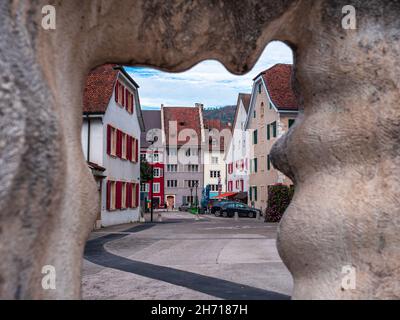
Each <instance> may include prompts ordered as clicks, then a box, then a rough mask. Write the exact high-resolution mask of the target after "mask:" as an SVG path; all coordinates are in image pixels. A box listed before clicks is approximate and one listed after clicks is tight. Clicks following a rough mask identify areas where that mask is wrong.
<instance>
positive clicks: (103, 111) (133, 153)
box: [82, 65, 144, 227]
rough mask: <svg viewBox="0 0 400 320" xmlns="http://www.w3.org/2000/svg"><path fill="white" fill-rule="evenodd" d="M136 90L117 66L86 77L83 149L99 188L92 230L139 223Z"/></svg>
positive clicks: (140, 126) (139, 119)
mask: <svg viewBox="0 0 400 320" xmlns="http://www.w3.org/2000/svg"><path fill="white" fill-rule="evenodd" d="M138 88H139V86H138V85H137V84H136V83H135V81H134V80H133V79H132V78H131V77H130V76H129V75H128V73H126V71H125V70H124V69H123V68H122V67H119V66H113V65H104V66H102V67H99V68H97V69H95V70H93V71H92V72H91V73H90V75H89V76H88V79H87V83H86V87H85V92H84V107H83V126H82V147H83V152H84V154H85V158H86V160H87V162H88V164H89V167H90V168H91V169H92V172H93V174H94V176H95V179H96V181H97V183H98V188H99V193H100V199H101V200H100V201H101V203H100V208H101V209H100V212H99V215H98V218H97V222H96V227H100V226H104V227H105V226H110V225H116V224H123V223H129V222H133V221H138V220H139V218H140V201H139V200H140V198H139V192H140V160H139V150H140V133H141V131H144V123H143V118H142V114H141V108H140V101H139V94H138Z"/></svg>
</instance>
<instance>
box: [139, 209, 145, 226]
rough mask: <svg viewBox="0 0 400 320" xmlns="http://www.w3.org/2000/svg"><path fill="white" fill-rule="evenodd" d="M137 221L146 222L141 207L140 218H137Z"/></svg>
mask: <svg viewBox="0 0 400 320" xmlns="http://www.w3.org/2000/svg"><path fill="white" fill-rule="evenodd" d="M139 222H142V223H143V222H146V219H145V218H144V210H143V208H141V209H140V218H139Z"/></svg>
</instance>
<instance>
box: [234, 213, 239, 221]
mask: <svg viewBox="0 0 400 320" xmlns="http://www.w3.org/2000/svg"><path fill="white" fill-rule="evenodd" d="M238 220H239V214H238V213H237V212H235V221H238Z"/></svg>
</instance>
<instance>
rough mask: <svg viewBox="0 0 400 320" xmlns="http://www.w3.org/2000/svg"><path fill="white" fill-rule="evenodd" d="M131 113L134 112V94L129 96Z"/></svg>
mask: <svg viewBox="0 0 400 320" xmlns="http://www.w3.org/2000/svg"><path fill="white" fill-rule="evenodd" d="M131 106H132V107H131V108H132V110H131V112H132V113H134V112H135V105H134V93H132V94H131Z"/></svg>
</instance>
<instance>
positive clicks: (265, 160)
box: [246, 64, 299, 210]
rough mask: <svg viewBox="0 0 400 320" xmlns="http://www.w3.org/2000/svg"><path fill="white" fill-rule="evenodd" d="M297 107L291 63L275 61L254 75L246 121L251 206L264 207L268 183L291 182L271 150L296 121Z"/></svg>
mask: <svg viewBox="0 0 400 320" xmlns="http://www.w3.org/2000/svg"><path fill="white" fill-rule="evenodd" d="M298 107H299V106H298V102H297V99H296V96H295V94H294V92H293V88H292V65H288V64H277V65H274V66H273V67H271V68H270V69H268V70H266V71H264V72H262V73H260V74H259V75H258V76H257V77H256V78H255V79H254V84H253V91H252V95H251V101H250V108H249V112H248V116H247V121H246V130H248V131H249V137H250V141H249V147H250V152H249V153H250V178H249V196H248V201H249V205H250V206H254V207H256V208H259V209H262V210H264V209H265V208H266V207H267V200H268V186H271V185H275V184H286V185H291V184H292V181H291V180H290V179H289V178H288V177H286V176H285V175H284V174H282V173H281V172H279V171H278V170H276V169H275V168H274V167H273V166H272V164H271V162H270V157H269V153H270V151H271V148H272V145H273V144H274V143H275V141H276V140H277V139H278V138H279V137H281V136H282V135H283V134H285V133H286V132H287V131H288V130H289V128H290V127H291V126H292V125H293V123H294V121H295V119H296V117H297V114H298V112H299V111H298V110H299V108H298Z"/></svg>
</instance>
